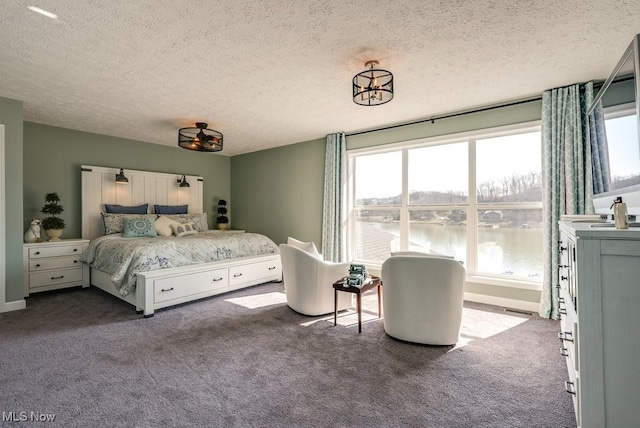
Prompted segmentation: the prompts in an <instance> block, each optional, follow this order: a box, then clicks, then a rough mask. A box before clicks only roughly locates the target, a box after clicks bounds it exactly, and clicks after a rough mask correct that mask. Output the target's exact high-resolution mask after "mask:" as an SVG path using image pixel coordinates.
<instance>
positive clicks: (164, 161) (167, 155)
mask: <svg viewBox="0 0 640 428" xmlns="http://www.w3.org/2000/svg"><path fill="white" fill-rule="evenodd" d="M176 135H177V134H176ZM176 141H177V136H176ZM81 165H95V166H105V167H114V168H124V169H125V174H126V170H127V169H137V170H143V171H161V172H169V173H176V174H192V175H200V176H202V177H203V178H204V186H203V189H204V190H203V197H204V209H205V211H207V212H208V213H209V218H208V220H209V227H210V228H214V227H215V213H216V208H217V201H218V199H220V198H222V199H226V200H227V202H228V203H229V204H230V207H231V206H232V201H231V188H230V185H229V177H230V159H229V157H227V156H222V155H219V154H212V153H199V152H191V151H188V150H185V149H181V148H179V147H177V143H176V146H175V147H171V146H162V145H158V144H151V143H144V142H141V141H134V140H126V139H122V138H116V137H109V136H106V135H99V134H91V133H88V132H81V131H74V130H71V129H65V128H56V127H53V126H46V125H40V124H36V123H30V122H25V123H24V214H23V213H22V212H20V213H19V218H20V219H21V221H22V225H21V226H22V227H21V229H22V233H24V231H25V230H26V229H27V228H28V226H29V223H30V222H31V219H32V218H34V217H37V218H40V217H42V214H40V209H41V208H42V206H43V204H44V195H45V194H46V193H49V192H57V193H58V194H59V195H60V198H61V203H62V205H63V206H64V209H65V211H64V213H63V214H62V216H61V217H62V218H63V219H64V220H65V223H66V224H67V227H66V229H65V230H64V232H63V235H62V237H63V238H67V239H68V238H80V237H81V235H82V200H81V179H80V177H81V175H80V166H81Z"/></svg>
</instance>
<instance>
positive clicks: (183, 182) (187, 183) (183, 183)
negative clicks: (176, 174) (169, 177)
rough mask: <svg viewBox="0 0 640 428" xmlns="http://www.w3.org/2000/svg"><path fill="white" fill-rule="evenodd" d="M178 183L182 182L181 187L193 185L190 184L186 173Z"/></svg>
mask: <svg viewBox="0 0 640 428" xmlns="http://www.w3.org/2000/svg"><path fill="white" fill-rule="evenodd" d="M178 183H180V187H191V186H190V185H189V182H188V181H187V177H185V176H184V175H183V176H182V178H180V179H178Z"/></svg>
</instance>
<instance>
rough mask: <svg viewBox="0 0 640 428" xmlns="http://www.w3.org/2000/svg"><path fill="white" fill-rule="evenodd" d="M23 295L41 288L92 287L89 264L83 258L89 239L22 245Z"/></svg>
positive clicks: (41, 289)
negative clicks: (90, 285) (90, 284)
mask: <svg viewBox="0 0 640 428" xmlns="http://www.w3.org/2000/svg"><path fill="white" fill-rule="evenodd" d="M23 245H24V246H23V257H22V262H23V268H22V270H23V278H24V296H25V297H27V296H29V294H30V293H35V292H38V291H48V290H56V289H58V288H66V287H74V286H78V285H81V286H83V287H88V286H89V266H88V265H86V264H85V263H82V261H81V260H80V257H81V256H82V253H84V251H85V250H86V249H87V246H88V245H89V240H88V239H61V240H60V241H47V242H37V243H33V244H23Z"/></svg>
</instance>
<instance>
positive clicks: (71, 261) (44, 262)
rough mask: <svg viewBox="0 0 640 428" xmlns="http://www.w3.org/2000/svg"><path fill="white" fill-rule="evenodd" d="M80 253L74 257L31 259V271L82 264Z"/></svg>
mask: <svg viewBox="0 0 640 428" xmlns="http://www.w3.org/2000/svg"><path fill="white" fill-rule="evenodd" d="M81 265H82V262H81V261H80V255H78V256H76V257H73V256H70V257H56V258H52V259H41V260H38V259H36V260H30V261H29V272H38V271H42V270H47V269H60V268H70V267H75V266H81Z"/></svg>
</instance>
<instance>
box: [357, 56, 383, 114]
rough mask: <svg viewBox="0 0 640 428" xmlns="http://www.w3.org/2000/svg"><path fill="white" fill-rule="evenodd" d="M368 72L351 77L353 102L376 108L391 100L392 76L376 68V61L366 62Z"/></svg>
mask: <svg viewBox="0 0 640 428" xmlns="http://www.w3.org/2000/svg"><path fill="white" fill-rule="evenodd" d="M364 66H365V67H367V68H368V70H365V71H362V72H360V73H358V74H356V75H355V76H354V77H353V102H354V103H356V104H360V105H362V106H377V105H380V104H385V103H388V102H389V101H391V100H392V99H393V74H391V72H390V71H387V70H381V69H379V68H376V67H377V66H378V61H367V62H366V63H365V64H364Z"/></svg>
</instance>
